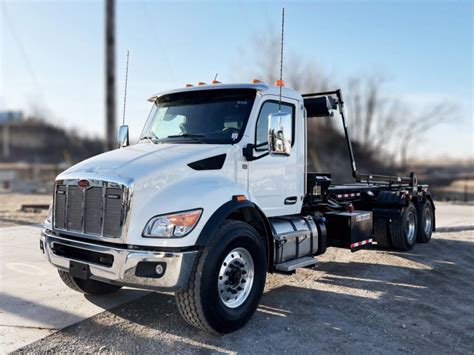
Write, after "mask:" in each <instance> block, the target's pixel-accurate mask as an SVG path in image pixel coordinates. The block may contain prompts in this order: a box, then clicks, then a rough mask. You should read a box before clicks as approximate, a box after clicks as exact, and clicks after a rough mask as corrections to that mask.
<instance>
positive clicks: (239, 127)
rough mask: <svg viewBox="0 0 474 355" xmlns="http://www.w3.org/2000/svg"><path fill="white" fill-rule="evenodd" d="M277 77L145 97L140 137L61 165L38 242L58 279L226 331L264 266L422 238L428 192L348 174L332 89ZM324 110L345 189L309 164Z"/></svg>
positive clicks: (412, 182) (251, 301)
mask: <svg viewBox="0 0 474 355" xmlns="http://www.w3.org/2000/svg"><path fill="white" fill-rule="evenodd" d="M279 84H280V86H279V87H278V86H271V85H267V84H265V83H262V82H258V81H255V82H253V83H252V84H221V83H217V82H213V83H212V84H210V85H205V84H203V83H200V85H196V86H189V87H186V88H182V89H177V90H173V91H168V92H164V93H161V94H159V95H156V96H153V97H151V98H150V101H151V102H152V103H153V105H152V109H151V112H150V115H149V118H148V120H147V122H146V125H145V127H144V129H143V132H142V134H141V137H140V139H139V142H138V143H137V144H135V145H130V146H129V144H128V127H127V126H122V127H120V129H119V145H120V149H117V150H113V151H110V152H106V153H104V154H101V155H98V156H96V157H93V158H90V159H88V160H86V161H83V162H81V163H79V164H77V165H75V166H73V167H71V168H69V169H68V170H66V171H65V172H63V173H61V174H60V175H59V176H58V177H57V178H56V181H55V184H54V196H53V203H52V206H51V208H50V213H49V216H48V218H47V220H46V222H45V225H44V229H43V230H42V233H41V240H40V247H41V249H42V251H43V253H44V254H45V256H46V258H47V260H48V261H49V262H50V263H51V264H53V265H54V266H55V267H56V268H58V271H59V275H60V277H61V279H62V280H63V281H64V283H65V284H66V285H67V286H69V287H70V288H72V289H74V290H77V291H79V292H83V293H87V294H107V293H111V292H114V291H117V290H119V289H120V288H121V287H122V286H130V287H135V288H141V289H150V290H157V291H174V292H175V294H176V303H177V305H178V308H179V311H180V313H181V315H182V316H183V318H184V319H185V320H186V321H187V322H188V323H189V324H191V325H193V326H195V327H198V328H201V329H205V330H207V331H210V332H215V333H228V332H232V331H235V330H237V329H239V328H241V327H242V326H244V325H245V324H246V323H247V322H248V321H249V319H250V318H251V317H252V315H253V313H254V312H255V310H256V308H257V306H258V304H259V301H260V299H261V296H262V292H263V289H264V285H265V279H266V274H267V273H268V272H270V273H283V274H291V273H293V272H295V270H296V269H298V268H303V267H313V266H314V265H315V263H316V259H315V256H317V255H320V254H322V253H324V252H325V251H326V248H327V247H341V248H349V249H351V250H352V251H356V250H359V249H361V248H365V247H370V246H371V245H372V243H373V242H376V244H378V246H379V247H382V248H393V249H396V250H409V249H411V248H412V247H413V246H414V244H415V242H416V241H418V242H422V243H426V242H428V241H429V240H430V237H431V233H432V231H433V230H434V228H435V214H434V204H433V201H432V198H431V196H430V192H429V190H428V186H426V185H419V184H418V182H417V179H416V176H415V174H414V173H411V174H410V176H409V177H397V176H381V175H373V174H369V175H366V174H361V173H359V171H358V170H357V167H356V164H355V159H354V155H353V152H352V146H351V141H350V139H349V134H348V131H347V125H346V120H345V116H344V101H343V97H342V94H341V91H340V90H337V91H332V92H324V93H316V94H308V95H300V94H299V93H297V92H296V91H294V90H291V89H289V88H285V87H282V83H281V82H280V83H279ZM280 90H281V92H280ZM280 93H281V96H280ZM333 115H338V116H340V118H342V121H343V126H344V130H345V136H346V144H347V149H348V152H349V154H348V155H349V160H350V167H351V169H352V173H353V176H354V179H355V181H354V183H352V184H345V185H334V184H332V183H331V176H330V174H326V173H319V172H317V173H313V172H308V171H307V126H308V124H307V123H308V120H309V119H317V118H318V117H330V116H333ZM315 139H317V137H315ZM348 167H349V164H348Z"/></svg>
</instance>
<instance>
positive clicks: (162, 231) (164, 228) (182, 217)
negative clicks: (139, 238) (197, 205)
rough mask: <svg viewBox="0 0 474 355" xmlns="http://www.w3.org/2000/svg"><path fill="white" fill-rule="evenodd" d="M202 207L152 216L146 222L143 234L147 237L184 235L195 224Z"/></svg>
mask: <svg viewBox="0 0 474 355" xmlns="http://www.w3.org/2000/svg"><path fill="white" fill-rule="evenodd" d="M201 214H202V209H197V210H192V211H186V212H179V213H173V214H167V215H162V216H156V217H153V218H152V219H150V220H149V221H148V223H147V224H146V227H145V230H144V231H143V236H144V237H148V238H173V237H175V238H176V237H177V238H179V237H184V236H185V235H186V234H188V233H190V232H191V231H192V230H193V228H194V227H195V226H196V224H197V222H198V221H199V218H200V217H201Z"/></svg>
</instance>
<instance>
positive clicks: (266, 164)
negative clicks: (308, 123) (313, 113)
mask: <svg viewBox="0 0 474 355" xmlns="http://www.w3.org/2000/svg"><path fill="white" fill-rule="evenodd" d="M264 98H265V100H262V102H261V104H260V107H259V111H258V112H259V113H258V117H257V122H256V124H255V138H254V139H255V141H254V144H255V150H254V156H255V157H257V159H256V160H253V161H250V162H249V183H248V189H249V194H250V196H251V198H252V199H253V200H254V202H255V203H256V204H257V205H258V206H259V207H260V208H261V209H262V210H263V212H264V213H265V215H266V216H267V217H272V216H282V215H290V214H297V213H300V212H301V206H302V199H303V191H304V186H303V185H304V176H303V175H304V165H303V161H304V157H302V156H301V154H304V152H303V151H302V149H301V144H297V143H298V142H297V141H296V137H298V134H297V133H299V131H300V130H301V127H302V125H301V122H302V117H301V116H302V113H301V111H300V110H298V107H299V106H298V101H297V100H291V99H284V100H282V104H281V111H282V112H284V113H290V114H291V115H292V117H293V122H292V123H293V124H292V135H291V136H292V140H291V145H292V149H291V153H290V155H289V156H286V155H268V154H267V155H266V156H263V157H261V158H258V157H259V156H262V155H265V154H266V153H268V115H269V114H271V113H276V112H278V108H279V104H278V97H276V96H275V97H273V96H265V97H264ZM298 122H299V123H300V124H298Z"/></svg>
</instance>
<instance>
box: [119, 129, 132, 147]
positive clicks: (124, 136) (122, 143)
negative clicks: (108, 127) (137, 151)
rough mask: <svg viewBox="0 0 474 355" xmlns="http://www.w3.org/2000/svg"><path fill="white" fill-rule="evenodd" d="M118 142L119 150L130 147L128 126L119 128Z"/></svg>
mask: <svg viewBox="0 0 474 355" xmlns="http://www.w3.org/2000/svg"><path fill="white" fill-rule="evenodd" d="M117 141H118V145H119V148H123V147H126V146H128V145H129V140H128V126H127V125H123V126H120V127H119V130H118V135H117Z"/></svg>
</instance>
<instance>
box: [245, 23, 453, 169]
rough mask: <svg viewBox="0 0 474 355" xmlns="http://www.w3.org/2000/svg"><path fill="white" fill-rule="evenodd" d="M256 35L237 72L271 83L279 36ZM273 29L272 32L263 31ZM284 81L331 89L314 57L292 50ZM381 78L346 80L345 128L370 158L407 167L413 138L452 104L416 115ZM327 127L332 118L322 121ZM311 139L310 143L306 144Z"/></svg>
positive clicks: (300, 87) (313, 126)
mask: <svg viewBox="0 0 474 355" xmlns="http://www.w3.org/2000/svg"><path fill="white" fill-rule="evenodd" d="M262 33H263V34H260V35H257V36H256V39H255V41H254V42H253V45H251V46H250V47H249V49H250V50H249V52H248V53H245V52H244V53H243V57H244V58H243V59H242V58H240V59H241V61H240V64H239V65H241V63H242V62H244V63H248V64H247V67H243V68H242V67H241V75H242V76H243V75H246V76H247V79H248V77H250V76H251V75H252V76H253V77H256V78H259V79H261V80H263V81H265V82H268V83H273V82H274V81H275V80H276V79H277V77H278V74H279V65H280V39H279V37H278V35H277V32H276V31H271V30H269V31H262ZM268 33H275V35H273V36H272V35H268ZM283 72H284V79H285V82H286V85H287V86H289V87H292V88H293V89H295V90H297V91H299V92H302V93H305V92H317V91H326V90H328V89H332V88H336V87H337V86H336V85H335V83H334V81H333V80H332V79H331V78H330V76H328V75H327V74H325V73H324V71H323V70H321V68H320V67H319V65H318V64H317V63H316V62H315V61H311V60H308V59H307V58H304V57H303V56H301V55H298V54H296V53H290V54H289V55H287V56H285V59H284V70H283ZM385 84H386V80H385V78H384V77H382V76H380V75H371V76H357V77H354V78H351V79H349V80H348V83H347V84H346V85H344V86H345V87H347V89H348V90H347V92H346V94H345V98H346V107H347V109H348V113H349V128H350V134H351V138H352V139H353V141H354V142H355V143H356V144H357V145H358V146H359V147H360V149H362V150H364V151H366V152H367V153H369V154H370V155H371V156H373V157H374V158H377V159H381V158H384V160H385V162H386V163H388V164H391V165H394V164H393V163H394V162H395V160H396V159H397V158H398V159H399V161H400V165H401V167H402V168H404V169H406V168H407V162H408V157H409V156H410V152H411V151H413V146H414V145H416V143H415V142H416V141H420V140H421V139H422V138H423V137H424V136H425V135H426V134H427V133H428V132H429V130H430V129H432V128H433V127H435V126H437V125H439V124H441V123H444V122H449V121H450V119H452V118H451V117H452V115H450V113H451V114H452V113H453V112H454V107H453V106H452V105H450V104H449V103H445V102H440V103H436V104H434V105H429V106H428V107H425V108H423V109H421V110H420V111H419V112H420V113H417V112H416V111H415V110H414V109H412V107H411V106H410V105H409V104H407V103H406V102H404V101H403V100H402V99H401V98H394V97H393V96H391V95H388V94H387V93H386V90H385ZM324 122H325V123H324V124H325V125H326V126H328V125H329V126H331V125H332V123H331V122H332V121H331V120H324ZM320 124H321V123H320V121H316V120H315V121H312V122H311V123H310V131H311V130H313V131H318V125H320ZM310 143H311V142H310ZM317 153H318V152H316V151H314V152H311V154H309V156H310V159H311V160H312V161H313V163H314V164H313V165H315V166H316V167H317V166H318V165H319V158H318V154H317Z"/></svg>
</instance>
